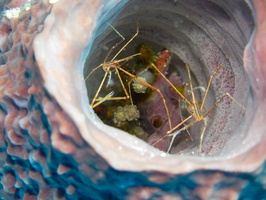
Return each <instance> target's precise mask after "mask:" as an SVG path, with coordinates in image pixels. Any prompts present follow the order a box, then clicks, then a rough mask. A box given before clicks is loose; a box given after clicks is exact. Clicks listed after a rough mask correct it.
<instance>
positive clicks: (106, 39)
mask: <svg viewBox="0 0 266 200" xmlns="http://www.w3.org/2000/svg"><path fill="white" fill-rule="evenodd" d="M125 2H126V1H123V4H120V5H118V6H116V7H115V8H114V9H111V10H109V11H108V12H107V14H106V12H105V15H102V16H101V17H100V18H99V22H98V26H97V29H96V30H95V32H94V38H93V42H92V43H91V46H89V52H88V56H87V58H86V61H85V65H84V77H87V75H88V74H89V73H91V71H92V70H93V69H94V68H95V67H97V66H99V65H100V64H102V63H103V62H104V60H105V59H106V56H107V54H108V52H109V51H110V49H111V48H112V47H113V46H115V45H116V44H117V43H118V42H119V41H121V36H120V35H119V34H121V35H122V36H123V37H125V42H124V43H123V44H125V43H126V42H127V41H129V40H130V38H132V37H133V35H134V34H135V33H136V32H137V30H138V29H137V23H138V24H139V33H138V35H137V36H136V38H134V40H133V41H132V42H131V43H130V44H129V45H128V46H127V47H126V48H125V49H124V50H123V51H122V52H121V54H119V56H118V57H117V58H116V59H115V60H117V59H122V58H125V57H127V56H131V55H133V54H134V53H136V52H135V48H136V46H137V45H139V44H145V45H147V46H148V47H149V48H151V49H152V50H153V51H154V52H155V53H156V54H158V53H159V52H161V51H162V49H165V48H166V49H168V50H169V51H170V52H172V53H173V55H172V57H171V60H170V64H169V69H168V71H167V73H165V75H166V76H167V78H168V79H170V76H171V74H172V73H176V74H177V77H179V78H180V80H181V82H182V83H183V84H187V86H186V89H185V90H186V92H187V94H186V95H187V98H191V97H189V96H191V95H190V94H191V92H189V78H188V72H187V69H186V67H185V65H186V64H188V65H189V69H190V72H191V77H192V84H193V92H194V93H195V96H196V99H197V100H198V101H199V103H201V102H202V100H203V96H204V89H206V88H207V84H208V81H209V79H210V77H211V75H212V74H213V73H214V72H215V71H216V69H217V68H218V67H219V66H223V67H222V68H221V69H220V70H219V71H218V72H217V74H216V75H215V76H214V78H213V80H212V82H211V87H210V89H209V93H208V96H207V99H206V102H205V104H204V109H203V115H204V114H205V113H207V112H208V110H210V109H211V108H212V106H213V105H215V102H216V101H217V100H218V99H220V98H221V97H222V96H223V95H225V94H226V93H229V94H230V95H231V96H232V97H233V98H234V100H235V101H232V99H230V98H224V99H223V101H221V102H220V103H218V104H217V105H218V106H217V107H215V109H213V110H212V111H211V112H210V114H209V115H208V116H207V117H206V122H207V126H206V131H205V132H204V137H203V140H202V148H201V149H200V148H199V147H200V143H201V140H200V137H201V135H200V133H201V131H200V130H202V128H203V123H202V122H198V123H196V124H195V125H193V126H191V127H190V128H188V131H189V133H190V134H191V137H192V139H191V138H190V137H189V135H188V132H187V131H186V130H184V131H182V132H181V134H179V135H178V136H177V137H176V139H175V141H174V143H173V146H172V148H171V150H170V153H181V154H190V155H198V154H201V155H208V156H214V155H221V154H226V153H228V152H227V150H226V149H232V146H235V145H236V144H234V142H229V141H234V140H235V139H236V138H237V137H238V134H240V133H241V127H242V125H243V124H244V123H245V120H246V117H245V116H246V114H247V112H248V114H249V115H252V110H249V102H250V101H251V92H252V89H251V86H250V83H249V79H248V76H247V74H246V72H245V69H244V67H243V52H244V49H245V46H246V45H247V43H248V42H249V39H250V37H251V35H252V32H253V29H254V22H253V18H252V14H251V10H250V7H249V4H248V3H247V2H246V1H240V0H238V1H229V0H228V1H219V0H217V1H215V0H213V1H207V0H202V1H198V0H187V1H182V0H167V1H164V0H153V1H152V0H131V1H128V2H127V3H125ZM117 13H118V14H117ZM112 26H113V27H115V30H117V31H118V32H119V34H118V33H117V32H116V31H115V30H114V29H113V28H112ZM123 44H121V45H119V46H117V47H116V48H115V49H114V50H113V51H112V52H111V54H110V55H109V57H108V58H107V59H106V61H110V60H111V59H112V58H113V57H114V55H115V54H116V53H117V52H118V51H119V50H120V49H121V47H122V46H123ZM132 60H133V59H132ZM132 60H130V61H129V63H130V62H134V61H132ZM119 64H120V63H119ZM121 73H122V72H121ZM104 74H105V72H104V70H103V69H102V68H100V69H98V70H96V71H95V72H93V73H92V75H91V76H90V77H89V78H88V80H87V81H86V86H87V89H88V96H89V99H90V101H92V99H93V97H94V95H95V93H96V91H97V89H98V87H99V85H100V83H101V81H102V78H103V76H104ZM114 74H115V72H114V71H113V72H112V78H113V77H115V76H114ZM107 80H108V78H107ZM112 81H113V83H114V86H112V88H111V89H109V90H106V91H105V92H103V93H100V96H101V97H105V95H106V94H108V93H109V92H111V91H114V92H115V93H116V91H117V90H121V87H120V88H119V87H117V85H119V79H118V78H113V79H112ZM160 83H161V84H165V85H167V83H166V82H165V81H164V80H163V81H161V82H159V84H160ZM151 85H152V84H151ZM158 87H160V86H158ZM197 87H199V88H197ZM160 90H164V88H163V87H162V88H161V89H160ZM174 98H176V99H178V97H177V96H176V97H174ZM121 101H123V100H121ZM236 101H237V102H238V103H236ZM109 105H110V106H112V104H111V103H110V104H109ZM158 105H160V107H163V103H162V102H161V103H159V104H158ZM169 106H170V107H169V110H171V111H172V110H175V109H178V112H177V113H178V114H176V113H175V112H173V113H172V114H171V116H170V117H171V119H172V118H174V117H177V115H180V110H181V112H182V116H183V117H186V116H189V114H191V112H189V107H188V106H186V105H184V107H182V102H181V103H179V105H178V106H177V107H171V106H172V105H169ZM241 106H244V107H245V110H244V109H243V108H242V107H241ZM147 107H149V105H147ZM150 108H151V109H155V107H154V106H150ZM101 112H107V110H102V111H101ZM162 115H163V114H162ZM141 117H142V118H143V117H145V118H151V123H152V124H153V126H154V127H155V130H156V131H157V132H161V133H159V134H158V135H156V136H154V137H153V138H149V139H144V140H146V141H147V142H148V143H150V144H153V143H154V141H156V140H158V138H160V137H162V136H163V135H164V134H166V132H167V129H160V127H161V126H162V123H164V120H163V119H164V118H165V114H164V116H161V115H160V113H159V114H158V115H154V114H153V115H152V116H149V115H148V114H147V115H146V116H141ZM179 117H180V116H179ZM172 121H175V120H172ZM165 123H167V122H165ZM188 123H189V122H188ZM175 125H176V124H173V126H175ZM132 129H133V128H132ZM135 129H136V130H135ZM134 131H135V132H138V133H143V132H146V130H145V128H143V127H134ZM242 137H244V136H242ZM140 138H141V139H143V138H142V136H140ZM162 141H163V142H164V143H166V144H161V145H162V146H164V147H162V150H164V151H167V148H166V147H168V146H169V143H170V141H171V137H170V136H167V137H165V138H164V140H162ZM158 144H159V143H158ZM154 146H156V145H154ZM159 146H160V144H159ZM158 148H161V147H158Z"/></svg>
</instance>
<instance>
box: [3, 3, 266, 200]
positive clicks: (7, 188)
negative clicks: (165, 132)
mask: <svg viewBox="0 0 266 200" xmlns="http://www.w3.org/2000/svg"><path fill="white" fill-rule="evenodd" d="M84 1H85V0H84ZM87 1H89V0H87ZM1 2H2V1H1ZM9 2H11V3H10V4H6V7H5V8H7V9H9V8H12V7H17V6H21V5H23V3H25V2H26V1H22V0H21V1H18V0H16V1H9ZM91 2H92V4H93V3H94V1H91ZM31 4H32V7H31V9H30V10H28V11H26V10H25V12H23V13H22V15H21V18H19V19H7V18H2V19H1V22H0V48H1V49H0V51H1V54H0V65H1V66H0V199H9V200H12V199H25V200H31V199H39V200H44V199H93V200H101V199H103V200H105V199H129V200H135V199H192V200H193V199H232V200H233V199H237V198H240V199H252V197H254V196H255V195H265V196H266V193H265V180H264V181H263V177H265V172H266V170H265V169H263V168H262V169H261V170H259V171H257V172H256V173H255V174H241V173H228V172H217V171H206V170H205V171H196V172H192V173H189V174H180V175H171V174H170V173H169V174H165V173H160V172H154V171H150V172H128V171H118V170H115V169H113V168H112V167H111V166H110V165H109V164H108V163H107V162H106V161H105V160H104V159H103V158H102V157H101V156H100V155H99V154H98V153H96V152H95V151H94V149H93V148H92V147H91V146H90V145H89V144H87V143H86V142H85V141H84V139H83V138H82V137H81V134H80V133H79V131H78V128H77V127H76V126H75V124H74V122H73V121H72V120H71V117H70V116H69V115H67V114H66V112H64V110H63V109H62V108H61V106H60V105H59V104H58V103H57V102H56V100H55V99H54V97H53V96H51V95H50V94H49V92H48V91H47V90H46V89H45V87H44V83H43V78H42V76H41V74H40V73H39V68H38V63H37V62H36V60H35V53H34V49H33V45H32V43H33V40H34V38H35V36H36V35H37V34H38V33H40V32H41V31H42V29H43V24H44V20H45V18H46V16H47V15H48V14H49V13H50V11H51V9H52V5H51V4H49V3H48V0H44V1H38V0H33V1H31ZM47 59H49V52H47ZM121 162H122V161H121ZM169 170H171V169H170V168H169ZM169 172H170V171H169ZM261 177H262V180H261ZM263 184H264V185H263ZM265 196H264V197H265ZM261 197H262V196H261ZM257 199H259V198H257Z"/></svg>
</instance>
